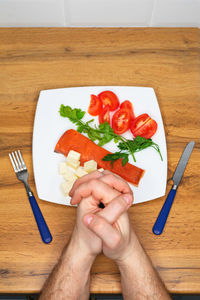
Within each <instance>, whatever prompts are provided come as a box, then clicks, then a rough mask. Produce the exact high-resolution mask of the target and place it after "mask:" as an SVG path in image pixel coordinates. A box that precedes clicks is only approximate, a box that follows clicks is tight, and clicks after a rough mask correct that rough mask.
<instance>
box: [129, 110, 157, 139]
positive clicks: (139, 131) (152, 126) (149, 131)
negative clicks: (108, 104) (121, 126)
mask: <svg viewBox="0 0 200 300" xmlns="http://www.w3.org/2000/svg"><path fill="white" fill-rule="evenodd" d="M156 130H157V123H156V121H155V120H153V119H151V118H150V117H149V115H148V114H142V115H140V116H138V117H137V118H135V119H134V120H133V122H132V124H131V132H132V134H133V135H134V136H135V137H136V136H138V135H139V136H141V137H144V138H146V139H150V138H151V137H152V136H153V135H154V134H155V132H156Z"/></svg>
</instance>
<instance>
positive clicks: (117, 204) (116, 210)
mask: <svg viewBox="0 0 200 300" xmlns="http://www.w3.org/2000/svg"><path fill="white" fill-rule="evenodd" d="M132 203H133V196H132V194H123V195H120V196H118V197H116V198H114V199H113V200H112V201H111V202H110V203H109V204H108V205H107V206H106V207H105V208H104V209H102V210H101V211H100V212H99V213H98V216H100V217H103V218H104V219H105V220H106V221H107V222H108V223H110V224H114V223H115V222H116V221H117V220H118V218H119V217H120V216H121V215H122V214H123V213H124V212H126V211H127V210H128V208H129V207H130V206H131V204H132Z"/></svg>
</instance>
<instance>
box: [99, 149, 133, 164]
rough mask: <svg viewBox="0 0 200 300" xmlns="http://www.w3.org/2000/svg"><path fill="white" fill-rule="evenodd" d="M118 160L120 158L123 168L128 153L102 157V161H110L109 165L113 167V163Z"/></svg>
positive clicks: (116, 153)
mask: <svg viewBox="0 0 200 300" xmlns="http://www.w3.org/2000/svg"><path fill="white" fill-rule="evenodd" d="M120 158H122V166H125V164H126V163H127V162H128V153H122V152H115V153H113V154H107V155H106V156H104V158H103V161H110V162H111V165H112V166H113V163H114V162H115V161H116V160H117V159H120Z"/></svg>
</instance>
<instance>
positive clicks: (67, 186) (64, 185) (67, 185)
mask: <svg viewBox="0 0 200 300" xmlns="http://www.w3.org/2000/svg"><path fill="white" fill-rule="evenodd" d="M74 182H75V181H65V182H62V183H61V185H60V189H61V192H62V193H63V195H64V196H68V195H69V191H70V190H71V188H72V186H73V184H74Z"/></svg>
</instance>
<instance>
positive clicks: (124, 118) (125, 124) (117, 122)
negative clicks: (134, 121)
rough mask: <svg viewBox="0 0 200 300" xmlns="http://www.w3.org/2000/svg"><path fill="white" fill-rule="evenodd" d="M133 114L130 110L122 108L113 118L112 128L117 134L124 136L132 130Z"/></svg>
mask: <svg viewBox="0 0 200 300" xmlns="http://www.w3.org/2000/svg"><path fill="white" fill-rule="evenodd" d="M130 122H131V113H130V111H129V109H128V108H120V109H119V110H117V111H116V112H115V113H114V115H113V117H112V128H113V130H114V132H115V133H116V134H123V133H124V132H126V131H127V130H128V129H129V128H130Z"/></svg>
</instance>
